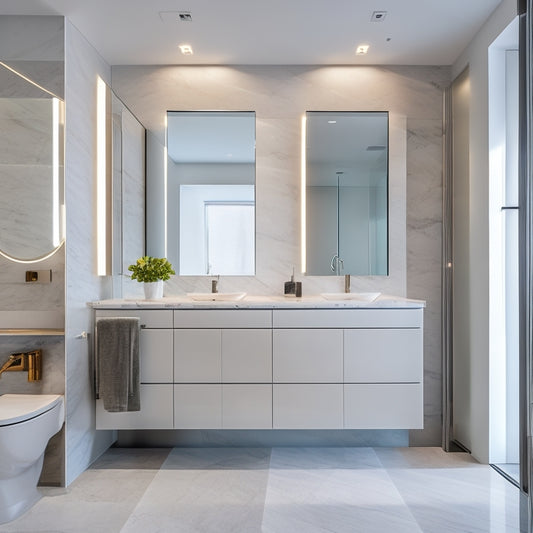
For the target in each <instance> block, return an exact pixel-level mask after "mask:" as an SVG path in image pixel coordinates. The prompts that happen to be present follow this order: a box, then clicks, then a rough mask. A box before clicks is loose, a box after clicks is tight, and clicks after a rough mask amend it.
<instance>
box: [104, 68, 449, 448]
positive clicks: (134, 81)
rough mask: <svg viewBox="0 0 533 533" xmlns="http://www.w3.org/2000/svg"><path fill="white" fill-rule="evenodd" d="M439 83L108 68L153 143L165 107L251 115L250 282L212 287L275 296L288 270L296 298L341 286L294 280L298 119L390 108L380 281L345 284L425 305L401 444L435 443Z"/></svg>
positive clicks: (389, 73)
mask: <svg viewBox="0 0 533 533" xmlns="http://www.w3.org/2000/svg"><path fill="white" fill-rule="evenodd" d="M449 81H450V71H449V69H448V68H447V67H409V66H406V67H401V66H395V67H386V66H380V67H367V66H364V67H363V66H356V67H353V66H279V67H278V66H243V67H216V66H213V67H182V66H155V67H153V66H116V67H113V68H112V85H113V88H114V90H115V92H116V93H117V94H118V95H119V97H120V98H121V99H122V100H123V101H124V102H125V104H126V105H127V106H128V107H129V108H130V109H131V110H132V112H133V113H134V114H135V115H136V116H137V118H138V119H139V120H140V121H141V122H142V123H143V125H144V126H145V127H146V128H147V130H148V132H149V134H150V135H151V136H153V137H155V138H158V139H159V141H160V142H161V143H164V138H165V126H164V124H165V122H164V120H165V112H166V111H167V110H205V109H219V110H251V111H255V113H256V198H257V200H256V239H257V241H256V247H257V256H256V265H257V267H256V275H255V276H253V277H252V276H250V277H240V276H237V277H222V279H221V280H220V285H219V290H221V291H235V290H245V291H247V292H249V293H251V294H269V295H270V294H280V293H281V291H282V287H283V282H284V281H286V280H287V279H288V277H289V275H290V272H291V270H292V267H293V266H295V267H296V271H297V275H296V278H297V279H299V280H301V281H302V282H303V291H304V294H315V293H320V292H338V291H342V290H343V280H341V279H339V278H338V277H329V276H301V275H298V271H299V268H298V267H299V264H300V140H301V118H302V116H303V115H304V114H305V111H347V110H354V111H357V110H360V111H368V110H372V111H382V110H383V111H389V113H390V117H391V142H390V147H391V153H390V169H391V181H390V185H391V188H390V199H391V200H390V220H391V223H390V225H389V229H390V261H391V264H390V273H389V276H386V277H377V276H365V277H359V276H354V277H352V290H353V291H365V290H367V291H376V290H377V291H380V292H384V293H393V294H398V295H407V296H408V297H413V298H419V299H424V300H426V302H427V307H426V313H425V328H426V329H425V341H424V348H425V373H424V376H425V377H424V384H425V429H424V430H420V431H415V432H411V435H410V437H411V443H414V444H418V445H439V444H440V442H441V430H440V415H441V383H440V380H441V348H440V313H441V296H440V284H441V233H440V231H441V223H442V208H441V202H442V187H441V173H442V157H441V155H440V154H441V151H442V91H443V89H444V88H445V87H446V86H447V85H448V84H449ZM402 133H403V134H402ZM402 174H403V179H402V176H401V175H402ZM209 282H210V279H209V278H206V277H194V276H187V277H184V276H182V277H180V276H175V277H173V278H172V279H171V280H170V281H169V282H167V284H166V288H165V294H167V295H174V294H182V293H184V292H194V291H206V290H209ZM124 296H125V297H127V296H128V294H124Z"/></svg>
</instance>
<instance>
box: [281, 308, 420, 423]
mask: <svg viewBox="0 0 533 533" xmlns="http://www.w3.org/2000/svg"><path fill="white" fill-rule="evenodd" d="M422 328H423V310H422V309H421V308H420V309H301V310H295V309H287V310H285V309H275V310H274V311H273V427H274V428H277V429H289V428H299V429H342V428H351V429H385V428H390V429H414V428H422V427H423V385H422V382H423V345H422V339H423V329H422Z"/></svg>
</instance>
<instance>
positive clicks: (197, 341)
mask: <svg viewBox="0 0 533 533" xmlns="http://www.w3.org/2000/svg"><path fill="white" fill-rule="evenodd" d="M221 378H222V359H221V332H220V330H219V329H176V330H174V382H175V383H220V381H221Z"/></svg>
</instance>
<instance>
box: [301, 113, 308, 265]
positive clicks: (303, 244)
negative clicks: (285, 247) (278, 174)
mask: <svg viewBox="0 0 533 533" xmlns="http://www.w3.org/2000/svg"><path fill="white" fill-rule="evenodd" d="M306 124H307V118H306V117H305V115H304V116H303V117H302V140H301V143H302V144H301V158H302V160H301V163H300V164H301V193H300V194H301V199H300V205H301V213H300V217H301V218H300V225H301V229H300V232H301V234H300V240H301V250H302V257H301V261H302V274H305V272H306V270H307V262H306V253H307V252H306V239H307V233H306V228H305V222H306V217H307V215H306V207H307V206H306V195H305V185H306V166H305V158H306V152H305V130H306Z"/></svg>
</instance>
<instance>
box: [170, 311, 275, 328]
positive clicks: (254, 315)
mask: <svg viewBox="0 0 533 533" xmlns="http://www.w3.org/2000/svg"><path fill="white" fill-rule="evenodd" d="M174 327H175V328H239V329H243V328H270V327H272V311H270V310H266V309H255V310H249V309H182V310H174Z"/></svg>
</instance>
